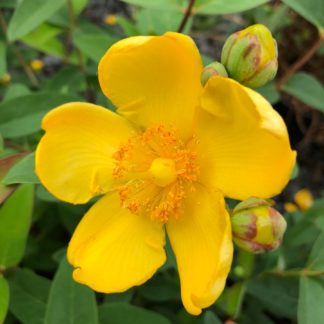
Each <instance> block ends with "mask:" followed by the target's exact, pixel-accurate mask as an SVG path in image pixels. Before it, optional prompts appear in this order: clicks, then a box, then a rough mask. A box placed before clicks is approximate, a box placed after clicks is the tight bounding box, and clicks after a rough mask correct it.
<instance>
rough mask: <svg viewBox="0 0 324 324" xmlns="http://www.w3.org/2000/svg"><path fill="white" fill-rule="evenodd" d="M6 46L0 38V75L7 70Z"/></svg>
mask: <svg viewBox="0 0 324 324" xmlns="http://www.w3.org/2000/svg"><path fill="white" fill-rule="evenodd" d="M6 52H7V47H6V43H5V42H4V41H3V40H0V77H2V76H3V75H4V74H5V73H6V72H7V57H6Z"/></svg>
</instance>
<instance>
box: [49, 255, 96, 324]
mask: <svg viewBox="0 0 324 324" xmlns="http://www.w3.org/2000/svg"><path fill="white" fill-rule="evenodd" d="M58 323H69V324H74V323H75V324H82V323H84V324H88V323H89V324H90V323H91V324H96V323H98V310H97V305H96V300H95V294H94V292H93V291H92V290H91V289H90V288H88V287H86V286H83V285H80V284H78V283H76V282H75V281H73V279H72V267H71V266H70V265H69V264H68V263H67V261H66V259H65V257H64V258H63V259H62V261H61V263H60V266H59V268H58V270H57V272H56V274H55V277H54V280H53V284H52V287H51V290H50V295H49V298H48V305H47V310H46V315H45V320H44V324H58Z"/></svg>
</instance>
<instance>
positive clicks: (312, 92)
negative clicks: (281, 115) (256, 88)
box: [283, 15, 324, 113]
mask: <svg viewBox="0 0 324 324" xmlns="http://www.w3.org/2000/svg"><path fill="white" fill-rule="evenodd" d="M323 16H324V15H323ZM283 90H284V91H285V92H287V93H289V94H290V95H292V96H294V97H296V98H298V99H299V100H301V101H302V102H304V103H305V104H307V105H310V106H311V107H313V108H315V109H317V110H319V111H321V112H323V113H324V87H323V85H322V84H321V83H320V82H319V81H318V80H317V79H315V78H314V77H313V76H312V75H310V74H308V73H304V72H298V73H296V74H294V75H293V76H292V77H291V78H290V79H289V80H288V81H287V83H286V84H285V85H284V86H283Z"/></svg>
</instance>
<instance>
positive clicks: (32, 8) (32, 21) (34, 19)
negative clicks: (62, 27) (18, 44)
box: [8, 0, 66, 41]
mask: <svg viewBox="0 0 324 324" xmlns="http://www.w3.org/2000/svg"><path fill="white" fill-rule="evenodd" d="M65 2H66V0H55V1H53V0H21V1H19V2H18V6H17V9H16V11H15V13H14V15H13V17H12V18H11V20H10V23H9V26H8V39H9V40H10V41H14V40H16V39H18V38H20V37H22V36H24V35H26V34H28V33H29V32H30V31H32V30H33V29H35V28H36V27H37V26H39V25H40V24H41V23H42V22H44V21H45V20H47V19H48V18H50V17H51V16H52V15H53V14H54V13H55V12H56V11H57V10H58V9H59V8H60V7H62V6H63V5H64V3H65Z"/></svg>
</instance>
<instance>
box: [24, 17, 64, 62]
mask: <svg viewBox="0 0 324 324" xmlns="http://www.w3.org/2000/svg"><path fill="white" fill-rule="evenodd" d="M62 32H63V29H61V28H59V27H56V26H52V25H50V24H47V23H43V24H41V25H40V26H38V27H37V28H36V29H35V30H33V31H32V32H30V33H28V34H27V35H25V36H24V37H22V38H21V41H22V42H23V43H25V44H27V45H28V46H30V47H32V48H35V49H37V50H39V51H42V52H44V53H47V54H50V55H53V56H56V57H59V58H63V57H64V56H65V49H64V46H63V43H62V41H59V39H58V38H57V36H59V35H60V34H61V33H62Z"/></svg>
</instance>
